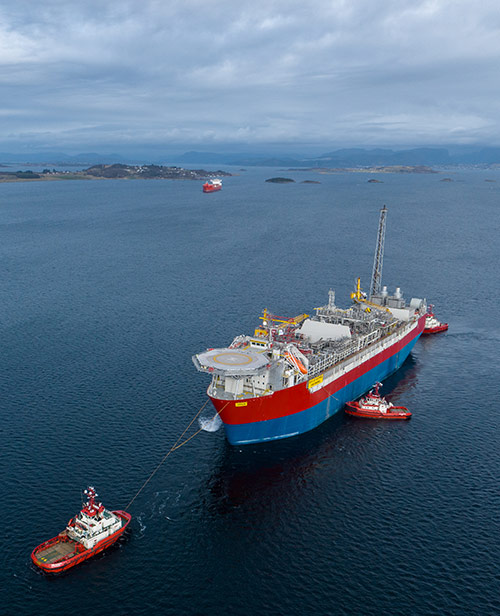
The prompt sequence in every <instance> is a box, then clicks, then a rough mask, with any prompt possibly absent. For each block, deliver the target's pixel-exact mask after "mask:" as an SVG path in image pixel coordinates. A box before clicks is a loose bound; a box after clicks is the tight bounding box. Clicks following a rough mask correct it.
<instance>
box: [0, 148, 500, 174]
mask: <svg viewBox="0 0 500 616" xmlns="http://www.w3.org/2000/svg"><path fill="white" fill-rule="evenodd" d="M263 150H264V151H263V152H261V153H259V152H257V153H256V152H229V153H228V152H200V151H188V152H185V153H184V154H168V155H167V154H164V155H161V156H160V155H158V153H155V154H153V153H152V154H151V156H149V157H148V156H147V155H145V154H142V155H141V156H128V157H124V156H123V155H120V154H98V153H96V152H84V153H81V154H73V155H69V154H65V153H64V152H55V151H51V152H48V151H47V152H31V153H24V154H17V153H11V152H0V165H1V164H2V163H10V164H30V163H31V164H33V165H43V166H51V167H53V166H58V165H65V166H67V167H68V166H72V165H74V166H80V167H85V166H91V165H97V164H104V165H109V164H116V163H127V164H138V163H145V164H151V163H152V162H155V163H157V164H165V163H169V164H181V165H183V164H187V165H233V166H238V167H255V166H260V167H287V168H289V167H293V168H304V167H324V168H337V169H343V168H355V167H379V166H384V167H392V166H419V165H426V166H448V165H496V164H498V165H500V147H479V146H478V147H475V148H474V147H472V146H460V147H458V146H457V147H454V148H453V149H451V148H450V149H448V148H443V147H425V148H424V147H423V148H411V149H406V150H394V149H391V148H373V149H367V148H342V149H339V150H333V151H328V152H325V153H324V154H320V155H319V156H305V155H302V154H300V153H296V152H291V151H288V152H287V151H286V150H283V151H281V152H280V153H278V154H276V153H273V154H271V153H270V152H267V153H266V152H265V146H263ZM147 158H149V160H147Z"/></svg>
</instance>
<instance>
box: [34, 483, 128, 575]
mask: <svg viewBox="0 0 500 616" xmlns="http://www.w3.org/2000/svg"><path fill="white" fill-rule="evenodd" d="M84 494H85V496H86V497H87V501H86V502H85V503H84V504H83V508H82V510H81V511H80V513H78V514H77V515H76V516H75V517H74V518H72V519H71V520H70V521H69V522H68V525H67V526H66V528H65V529H64V530H63V531H62V532H61V533H59V534H58V535H57V537H54V538H53V539H49V540H48V541H45V543H42V544H41V545H39V546H38V547H36V548H35V549H34V550H33V552H32V553H31V560H32V561H33V562H34V563H35V565H36V566H37V567H40V569H42V570H43V571H45V572H46V573H60V572H61V571H66V569H69V568H70V567H74V566H75V565H78V564H80V563H81V562H83V561H84V560H87V558H90V557H91V556H94V555H95V554H98V553H99V552H102V551H103V550H105V549H106V548H107V547H109V546H110V545H112V544H113V543H114V542H115V541H116V540H117V539H118V538H119V537H120V536H121V535H122V534H123V533H124V532H125V529H126V528H127V526H128V524H129V522H130V520H131V519H132V516H131V515H130V513H127V512H126V511H121V510H118V511H108V510H107V509H105V508H104V506H103V504H102V503H100V502H96V498H97V492H96V491H95V489H94V488H93V487H89V488H87V489H86V490H85V491H84Z"/></svg>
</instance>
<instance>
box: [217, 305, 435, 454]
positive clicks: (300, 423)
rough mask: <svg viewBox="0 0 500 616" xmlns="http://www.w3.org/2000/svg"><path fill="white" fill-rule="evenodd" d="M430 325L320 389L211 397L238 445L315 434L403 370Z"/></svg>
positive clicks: (419, 326)
mask: <svg viewBox="0 0 500 616" xmlns="http://www.w3.org/2000/svg"><path fill="white" fill-rule="evenodd" d="M424 325H425V316H422V317H420V319H419V321H418V324H417V326H416V327H415V328H414V329H413V330H412V331H410V332H409V333H408V334H407V335H406V336H405V337H403V338H402V339H400V340H399V341H398V342H396V343H395V344H393V345H392V346H390V347H388V348H385V349H383V350H381V352H380V353H378V354H377V355H375V356H374V357H372V358H371V359H369V360H367V361H365V362H363V363H362V364H361V365H359V366H357V367H355V368H353V369H352V370H350V371H348V372H346V373H345V374H344V375H342V376H340V377H339V378H338V379H336V380H334V381H332V382H331V383H329V384H328V385H327V386H325V387H323V388H321V389H319V390H318V391H315V392H311V391H310V389H309V388H308V383H307V382H302V383H299V384H297V385H295V386H293V387H290V388H288V389H283V390H280V391H277V392H275V393H274V394H272V395H268V396H262V397H259V398H248V399H245V400H224V399H220V398H214V397H213V396H210V395H209V397H210V399H211V400H212V403H213V405H214V407H215V409H216V410H217V412H218V413H219V415H220V418H221V419H222V422H223V423H224V426H225V430H226V436H227V438H228V440H229V442H230V443H231V444H233V445H241V444H247V443H258V442H263V441H268V440H274V439H280V438H287V437H289V436H295V435H296V434H301V433H303V432H307V431H309V430H312V429H313V428H315V427H317V426H318V425H320V424H321V423H322V422H323V421H325V420H327V419H328V418H329V417H331V416H332V415H333V414H335V413H336V412H337V411H340V410H341V409H342V408H343V407H344V404H345V403H346V402H347V401H349V400H353V399H354V398H357V397H358V396H360V395H362V394H363V393H364V392H366V391H368V390H369V389H370V388H371V387H372V386H373V383H374V382H376V381H382V380H384V379H385V378H386V376H388V375H389V374H392V373H393V372H395V371H396V370H398V369H399V368H400V367H401V365H402V363H403V362H404V360H405V359H406V358H407V356H408V354H409V353H410V351H411V349H412V348H413V346H414V344H415V342H416V341H417V340H418V338H419V337H420V334H421V333H422V331H423V329H424Z"/></svg>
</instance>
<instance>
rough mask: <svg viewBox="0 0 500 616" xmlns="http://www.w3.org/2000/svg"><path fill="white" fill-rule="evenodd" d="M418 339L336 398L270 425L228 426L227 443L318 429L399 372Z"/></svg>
mask: <svg viewBox="0 0 500 616" xmlns="http://www.w3.org/2000/svg"><path fill="white" fill-rule="evenodd" d="M418 338H419V336H417V337H416V338H414V339H413V340H412V341H411V342H410V343H409V344H408V345H407V346H405V347H404V348H403V349H401V350H400V351H399V352H398V353H396V354H394V355H393V356H392V357H389V358H388V359H386V360H385V361H384V362H383V363H381V364H380V365H378V366H376V367H375V368H373V369H372V370H370V371H369V372H366V373H365V374H363V375H362V376H360V377H359V378H358V379H356V380H355V381H353V382H352V383H350V384H349V385H347V386H346V387H344V388H342V389H339V390H338V391H337V392H335V397H333V396H329V397H328V398H325V400H323V401H322V402H320V403H319V404H316V405H315V406H311V407H310V408H308V409H306V410H305V411H300V412H299V413H294V414H293V415H287V416H286V417H279V418H278V419H268V420H266V421H256V422H252V423H246V424H237V425H232V424H225V425H224V427H225V430H226V437H227V440H228V441H229V442H230V443H231V444H232V445H246V444H250V443H262V442H264V441H273V440H276V439H280V438H287V437H289V436H295V435H297V434H302V433H303V432H308V431H309V430H312V429H314V428H316V427H317V426H319V425H320V424H322V423H323V422H324V421H326V420H327V419H328V418H329V417H331V416H332V415H334V414H335V413H337V412H338V411H339V410H341V409H343V408H344V405H345V403H346V402H348V401H349V400H355V399H356V398H359V396H361V395H363V394H364V393H365V392H367V391H368V390H369V389H371V388H372V387H373V385H374V383H376V382H377V381H383V380H384V379H385V378H386V377H387V376H389V375H390V374H392V373H393V372H395V371H396V370H398V369H399V368H400V367H401V366H402V364H403V363H404V361H405V360H406V358H407V357H408V355H409V354H410V352H411V350H412V348H413V346H414V345H415V343H416V341H417V340H418Z"/></svg>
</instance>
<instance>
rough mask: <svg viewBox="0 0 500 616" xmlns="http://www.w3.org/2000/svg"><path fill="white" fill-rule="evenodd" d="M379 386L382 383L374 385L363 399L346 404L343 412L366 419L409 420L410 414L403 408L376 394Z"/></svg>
mask: <svg viewBox="0 0 500 616" xmlns="http://www.w3.org/2000/svg"><path fill="white" fill-rule="evenodd" d="M381 386H382V383H375V385H374V386H373V389H372V390H371V391H370V392H369V393H368V395H367V396H366V397H365V398H361V400H359V401H356V400H355V401H351V402H346V409H345V412H346V413H348V414H349V415H354V416H355V417H365V418H367V419H410V417H411V413H410V412H409V411H408V409H407V408H406V407H405V406H394V405H393V404H392V402H387V401H386V399H385V398H383V397H382V396H381V395H380V394H379V393H378V390H379V387H381Z"/></svg>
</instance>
